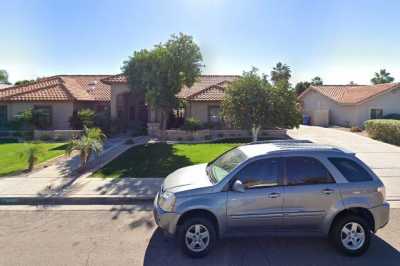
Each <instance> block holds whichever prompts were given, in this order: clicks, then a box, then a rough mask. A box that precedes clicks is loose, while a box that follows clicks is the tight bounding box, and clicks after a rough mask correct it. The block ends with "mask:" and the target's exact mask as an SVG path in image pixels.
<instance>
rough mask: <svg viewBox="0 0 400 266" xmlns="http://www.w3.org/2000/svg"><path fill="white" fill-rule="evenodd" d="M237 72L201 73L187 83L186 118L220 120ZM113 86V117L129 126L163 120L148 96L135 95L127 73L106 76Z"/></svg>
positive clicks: (183, 93) (184, 94) (184, 97)
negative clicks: (221, 108)
mask: <svg viewBox="0 0 400 266" xmlns="http://www.w3.org/2000/svg"><path fill="white" fill-rule="evenodd" d="M237 78H238V76H235V75H201V76H200V77H199V78H198V80H197V81H196V82H195V83H194V84H193V85H192V86H191V87H190V88H188V87H183V88H182V89H181V91H180V92H179V93H178V94H177V98H178V99H181V100H183V101H184V102H185V108H184V110H183V116H184V118H189V117H193V118H196V119H198V120H199V121H200V122H202V123H207V122H219V121H220V120H221V117H220V105H221V101H222V99H223V97H224V90H225V88H226V86H227V84H229V83H230V82H232V81H233V80H235V79H237ZM103 82H104V83H106V84H109V85H110V86H111V118H112V119H119V120H122V121H123V124H124V125H125V126H126V127H129V126H131V125H135V124H136V123H143V122H150V123H157V122H160V113H159V112H157V111H156V110H151V109H147V107H146V104H145V102H144V97H138V96H137V95H133V94H132V93H131V90H130V89H129V86H128V80H127V77H126V76H124V75H122V74H121V75H115V76H110V77H107V78H105V79H103Z"/></svg>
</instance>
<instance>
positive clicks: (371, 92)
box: [299, 83, 400, 104]
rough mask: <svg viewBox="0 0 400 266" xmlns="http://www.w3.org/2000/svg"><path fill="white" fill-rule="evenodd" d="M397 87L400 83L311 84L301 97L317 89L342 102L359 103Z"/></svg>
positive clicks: (399, 86)
mask: <svg viewBox="0 0 400 266" xmlns="http://www.w3.org/2000/svg"><path fill="white" fill-rule="evenodd" d="M395 88H400V83H385V84H377V85H323V86H310V87H309V88H308V89H307V90H305V91H304V92H303V93H302V94H300V96H299V99H302V98H303V97H304V96H305V95H306V94H307V93H308V92H310V91H317V92H319V93H321V94H322V95H324V96H326V97H328V98H330V99H331V100H333V101H335V102H337V103H340V104H358V103H362V102H364V101H366V100H368V99H371V98H373V97H376V96H378V95H381V94H383V93H385V92H387V91H390V90H392V89H395Z"/></svg>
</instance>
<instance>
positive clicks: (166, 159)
mask: <svg viewBox="0 0 400 266" xmlns="http://www.w3.org/2000/svg"><path fill="white" fill-rule="evenodd" d="M175 152H176V150H175V148H174V147H173V145H169V144H166V143H155V144H145V145H140V146H136V147H133V148H131V149H129V150H128V151H126V152H125V153H123V154H121V155H120V156H118V157H117V158H116V159H114V160H113V161H112V162H110V163H109V164H107V165H106V166H105V167H103V168H102V169H100V170H99V171H98V172H97V174H99V175H100V176H105V177H113V178H122V177H165V176H167V175H168V174H170V173H171V172H173V171H175V170H176V169H178V168H181V167H184V166H189V165H192V164H193V162H192V161H191V160H190V158H188V157H186V156H182V155H177V154H176V153H175Z"/></svg>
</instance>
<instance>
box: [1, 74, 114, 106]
mask: <svg viewBox="0 0 400 266" xmlns="http://www.w3.org/2000/svg"><path fill="white" fill-rule="evenodd" d="M105 77H107V75H59V76H53V77H48V78H43V79H39V80H38V81H36V82H34V83H31V84H26V85H19V86H12V87H8V88H5V89H2V90H0V101H103V102H109V101H111V86H110V85H107V84H105V83H103V82H102V81H101V80H102V79H104V78H105Z"/></svg>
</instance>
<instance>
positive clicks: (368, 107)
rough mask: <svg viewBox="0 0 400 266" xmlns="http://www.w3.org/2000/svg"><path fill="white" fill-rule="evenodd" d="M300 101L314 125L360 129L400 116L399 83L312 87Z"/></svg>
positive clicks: (302, 95)
mask: <svg viewBox="0 0 400 266" xmlns="http://www.w3.org/2000/svg"><path fill="white" fill-rule="evenodd" d="M298 99H299V100H300V102H301V105H302V109H303V113H304V114H305V115H308V116H310V117H311V123H312V124H313V125H320V126H328V125H339V126H347V127H348V126H357V127H361V126H362V125H363V122H364V121H366V120H368V119H376V118H381V117H383V116H384V115H387V114H391V113H397V114H400V83H386V84H378V85H324V86H310V87H309V88H308V89H307V90H305V91H304V92H303V93H302V94H301V95H300V96H299V97H298Z"/></svg>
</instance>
